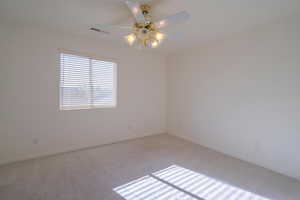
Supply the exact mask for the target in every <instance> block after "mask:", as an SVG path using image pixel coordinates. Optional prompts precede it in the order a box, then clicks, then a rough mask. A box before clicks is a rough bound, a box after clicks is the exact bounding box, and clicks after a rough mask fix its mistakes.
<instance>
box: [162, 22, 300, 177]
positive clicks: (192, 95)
mask: <svg viewBox="0 0 300 200" xmlns="http://www.w3.org/2000/svg"><path fill="white" fill-rule="evenodd" d="M298 19H299V17H298V18H289V19H285V20H283V21H279V22H276V23H275V22H274V23H273V24H270V25H267V26H261V27H257V29H255V30H252V31H251V32H248V33H244V34H240V35H236V36H232V38H231V39H228V40H225V41H223V42H217V43H214V44H211V45H208V46H207V47H206V48H202V49H200V48H199V49H197V48H195V49H192V50H190V51H188V52H186V53H185V54H184V55H174V56H171V57H169V60H168V72H167V74H168V89H167V91H168V132H169V133H171V134H175V135H178V136H181V137H183V138H187V139H189V140H192V141H194V142H197V143H199V144H202V145H204V146H207V147H209V148H212V149H215V150H217V151H220V152H224V153H226V154H229V155H232V156H234V157H237V158H240V159H243V160H246V161H250V162H252V163H256V164H258V165H261V166H264V167H266V168H269V169H272V170H275V171H277V172H280V173H283V174H286V175H289V176H292V177H296V178H298V179H300V155H299V154H300V145H299V142H300V25H299V20H298Z"/></svg>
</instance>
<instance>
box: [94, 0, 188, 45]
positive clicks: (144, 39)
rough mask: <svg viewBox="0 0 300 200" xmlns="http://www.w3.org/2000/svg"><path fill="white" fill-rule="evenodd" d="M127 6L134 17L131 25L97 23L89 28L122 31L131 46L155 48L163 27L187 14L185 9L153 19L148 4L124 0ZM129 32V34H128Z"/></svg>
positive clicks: (161, 38) (185, 19) (101, 31)
mask: <svg viewBox="0 0 300 200" xmlns="http://www.w3.org/2000/svg"><path fill="white" fill-rule="evenodd" d="M125 3H126V4H127V6H128V8H129V9H130V11H131V13H132V14H133V16H134V18H135V22H134V24H133V25H132V26H121V25H120V26H118V25H97V26H94V27H92V28H90V30H92V31H96V32H100V33H104V34H110V33H112V34H114V33H119V34H120V33H124V32H127V34H126V35H123V37H124V39H125V40H126V41H127V43H128V44H129V45H130V46H132V45H135V46H137V47H138V48H156V47H157V46H158V45H159V44H160V43H161V42H162V40H163V39H164V38H165V37H166V35H165V34H164V33H163V32H162V31H163V29H165V28H166V27H168V26H169V25H172V24H177V23H180V22H184V21H187V20H188V19H189V14H188V12H186V11H182V12H179V13H176V14H174V15H171V16H168V17H166V18H164V19H161V20H158V21H153V19H152V16H151V15H150V10H151V7H150V5H148V4H140V3H139V2H138V1H137V0H126V1H125ZM129 32H130V34H128V33H129Z"/></svg>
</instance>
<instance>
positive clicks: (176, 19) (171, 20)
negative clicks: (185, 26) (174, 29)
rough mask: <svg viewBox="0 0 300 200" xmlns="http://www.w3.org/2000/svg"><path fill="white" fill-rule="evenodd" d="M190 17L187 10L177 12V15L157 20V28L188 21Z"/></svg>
mask: <svg viewBox="0 0 300 200" xmlns="http://www.w3.org/2000/svg"><path fill="white" fill-rule="evenodd" d="M189 18H190V15H189V13H188V12H186V11H182V12H179V13H176V14H175V15H171V16H168V17H166V18H164V19H161V20H159V21H157V22H155V26H156V27H157V28H165V27H167V26H168V25H172V24H177V23H181V22H184V21H187V20H188V19H189Z"/></svg>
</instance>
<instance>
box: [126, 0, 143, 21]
mask: <svg viewBox="0 0 300 200" xmlns="http://www.w3.org/2000/svg"><path fill="white" fill-rule="evenodd" d="M126 4H127V6H128V8H129V9H130V10H131V12H132V14H133V16H134V18H135V20H136V22H137V23H143V22H145V21H146V20H145V17H144V15H143V12H142V10H141V7H140V4H139V2H137V1H135V0H126Z"/></svg>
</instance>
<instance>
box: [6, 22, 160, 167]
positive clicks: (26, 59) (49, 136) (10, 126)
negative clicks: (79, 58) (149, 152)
mask: <svg viewBox="0 0 300 200" xmlns="http://www.w3.org/2000/svg"><path fill="white" fill-rule="evenodd" d="M0 46H1V48H0V94H1V103H0V118H1V120H0V164H3V163H8V162H12V161H16V160H23V159H28V158H34V157H37V156H42V155H49V154H55V153H58V152H65V151H70V150H75V149H80V148H84V147H90V146H94V145H101V144H106V143H111V142H116V141H120V140H124V139H128V138H136V137H141V136H145V135H150V134H158V133H164V132H165V131H166V130H165V119H166V116H165V93H166V92H165V85H166V83H165V81H166V72H165V58H164V57H162V56H158V55H154V54H152V53H151V52H140V51H137V50H131V49H129V48H123V47H118V46H114V45H112V44H109V43H108V42H102V41H101V40H100V39H99V41H97V40H96V39H94V40H90V39H83V38H81V37H75V36H71V35H66V34H63V33H61V34H59V33H52V32H47V31H43V30H39V29H35V28H34V29H31V27H27V28H26V27H11V26H10V27H8V26H1V28H0ZM58 48H65V49H69V50H75V51H79V52H83V53H89V54H92V55H95V56H97V57H98V58H99V59H105V58H109V59H111V58H113V59H114V60H115V62H117V63H118V106H117V108H116V109H93V110H77V111H76V110H75V111H60V110H59V51H58V50H57V49H58Z"/></svg>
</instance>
